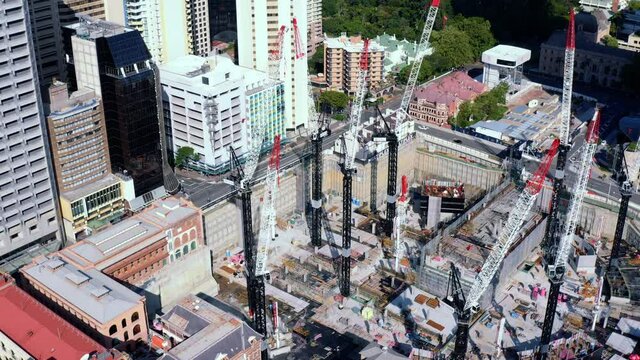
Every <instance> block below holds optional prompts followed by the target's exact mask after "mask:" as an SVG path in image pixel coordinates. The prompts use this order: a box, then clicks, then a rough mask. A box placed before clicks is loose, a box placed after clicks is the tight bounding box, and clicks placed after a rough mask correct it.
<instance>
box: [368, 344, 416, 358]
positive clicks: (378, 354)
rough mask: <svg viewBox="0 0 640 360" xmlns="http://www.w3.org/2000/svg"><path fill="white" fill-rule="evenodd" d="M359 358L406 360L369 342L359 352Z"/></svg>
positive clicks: (402, 356)
mask: <svg viewBox="0 0 640 360" xmlns="http://www.w3.org/2000/svg"><path fill="white" fill-rule="evenodd" d="M360 357H361V358H362V359H365V360H402V359H405V360H406V359H407V357H406V356H404V355H401V354H399V353H397V352H395V351H394V350H393V349H389V348H387V347H383V346H380V344H378V343H375V342H371V343H369V345H367V346H366V347H365V348H364V349H362V350H360Z"/></svg>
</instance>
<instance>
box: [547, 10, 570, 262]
mask: <svg viewBox="0 0 640 360" xmlns="http://www.w3.org/2000/svg"><path fill="white" fill-rule="evenodd" d="M575 51H576V40H575V14H574V11H573V9H571V10H570V12H569V27H568V28H567V39H566V47H565V52H564V71H563V81H562V104H561V108H560V141H561V143H560V150H559V151H558V161H557V162H556V171H555V174H554V180H553V194H552V199H551V208H550V209H549V216H548V219H547V225H546V229H545V235H544V239H543V240H542V248H543V250H544V257H545V261H546V262H547V263H550V262H551V260H552V259H551V258H552V257H553V254H554V253H555V251H556V250H555V249H556V247H557V245H558V244H557V242H558V240H559V239H555V238H554V234H557V233H558V230H557V229H558V227H559V223H558V221H559V219H558V211H559V210H558V209H559V205H560V194H561V192H562V188H563V184H564V168H565V166H566V163H567V153H568V152H569V148H570V147H571V144H570V141H571V139H570V136H569V133H570V131H571V98H572V96H573V67H574V63H575Z"/></svg>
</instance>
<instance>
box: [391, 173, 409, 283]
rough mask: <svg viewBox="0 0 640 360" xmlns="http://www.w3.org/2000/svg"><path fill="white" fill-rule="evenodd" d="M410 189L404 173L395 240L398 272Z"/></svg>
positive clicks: (394, 247) (394, 268)
mask: <svg viewBox="0 0 640 360" xmlns="http://www.w3.org/2000/svg"><path fill="white" fill-rule="evenodd" d="M408 190H409V182H408V180H407V176H406V175H402V191H401V192H400V197H399V198H398V215H396V224H395V239H394V240H393V254H394V257H395V259H394V264H393V270H394V271H395V272H396V274H397V273H398V271H399V270H400V269H399V267H400V255H401V252H402V227H403V226H404V225H406V224H407V205H408V204H409V198H408V197H407V191H408Z"/></svg>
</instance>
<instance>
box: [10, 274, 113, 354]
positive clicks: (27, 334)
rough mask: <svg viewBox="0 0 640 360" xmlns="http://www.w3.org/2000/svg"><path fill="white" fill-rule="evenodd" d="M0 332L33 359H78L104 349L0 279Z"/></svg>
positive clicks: (15, 287)
mask: <svg viewBox="0 0 640 360" xmlns="http://www.w3.org/2000/svg"><path fill="white" fill-rule="evenodd" d="M0 319H11V321H0V332H1V333H3V334H4V335H6V336H7V337H9V338H10V339H11V340H12V341H13V342H15V343H16V344H18V345H19V346H20V347H21V348H23V349H24V350H25V351H26V352H28V353H29V354H30V355H31V356H32V357H34V358H36V359H61V360H62V359H80V358H81V357H82V356H83V355H85V354H91V353H94V352H97V353H104V352H106V349H105V348H104V347H102V345H100V344H98V343H97V342H95V341H94V340H92V339H91V338H89V337H88V336H87V335H85V334H84V333H82V332H81V331H80V330H78V329H76V328H75V327H74V326H72V325H71V324H69V323H68V322H66V321H65V320H64V319H62V318H61V317H59V316H58V315H57V314H55V313H54V312H53V311H51V310H49V309H48V308H47V307H45V306H44V305H42V304H41V303H40V302H38V301H37V300H35V299H34V298H33V297H31V296H30V295H29V294H27V293H26V292H25V291H23V290H22V289H20V288H18V287H17V286H16V284H15V282H14V281H13V280H12V279H11V278H8V277H5V276H1V277H0Z"/></svg>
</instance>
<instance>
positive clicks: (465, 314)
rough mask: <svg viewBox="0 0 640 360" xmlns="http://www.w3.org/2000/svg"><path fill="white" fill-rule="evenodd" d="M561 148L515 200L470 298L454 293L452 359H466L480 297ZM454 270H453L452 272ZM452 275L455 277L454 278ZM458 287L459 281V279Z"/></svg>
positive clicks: (554, 149) (555, 146)
mask: <svg viewBox="0 0 640 360" xmlns="http://www.w3.org/2000/svg"><path fill="white" fill-rule="evenodd" d="M559 145H560V141H559V140H558V139H556V140H554V141H553V143H552V144H551V147H550V148H549V151H548V152H547V155H546V156H545V158H544V160H543V161H542V163H541V164H540V166H539V167H538V169H537V170H536V172H535V173H534V174H533V176H532V177H531V178H530V179H529V180H528V181H527V184H526V186H525V188H524V190H523V191H522V193H521V194H520V196H519V197H518V200H517V201H516V203H515V205H514V207H513V211H511V213H510V214H509V218H508V219H507V223H506V224H505V226H504V227H503V228H502V230H501V231H500V234H499V235H498V239H497V240H496V242H495V244H494V245H493V249H492V250H491V253H489V257H488V258H487V260H486V261H485V262H484V265H483V266H482V269H481V270H480V273H479V274H478V276H477V277H476V279H475V281H474V283H473V285H472V286H471V290H470V291H469V294H468V295H467V297H466V298H465V297H464V294H462V291H461V289H460V288H459V286H458V288H459V290H456V291H455V293H454V294H451V297H453V299H454V301H453V305H454V309H455V310H456V314H457V316H458V328H457V330H456V342H455V348H454V352H453V354H452V359H455V360H464V359H465V354H466V353H467V343H468V340H469V324H470V322H471V318H472V316H473V314H474V313H475V312H477V309H478V306H479V303H480V298H481V297H482V295H483V294H484V293H485V291H486V290H487V288H488V287H489V285H490V284H491V281H492V280H493V277H494V276H495V274H496V272H497V271H498V269H499V268H500V265H501V264H502V261H503V260H504V258H505V256H506V255H507V252H508V251H509V249H510V248H511V246H512V245H513V243H514V241H515V240H516V239H517V237H518V234H519V232H520V229H521V228H522V224H524V221H525V219H526V217H527V215H528V214H529V212H530V211H531V208H532V207H533V204H534V203H535V200H536V198H537V197H538V194H539V193H540V190H541V189H542V185H544V181H545V178H546V175H547V172H548V171H549V168H550V167H551V163H552V161H553V158H554V156H555V155H556V153H557V151H558V147H559ZM452 270H453V269H452ZM452 273H453V274H455V276H456V277H458V275H457V272H456V271H452ZM451 276H453V275H451ZM457 282H458V285H459V279H458V281H457ZM455 288H456V287H455V286H454V287H450V290H455Z"/></svg>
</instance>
